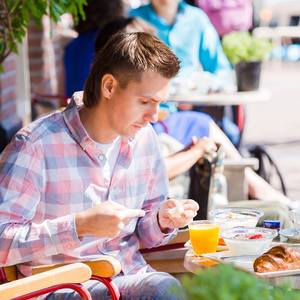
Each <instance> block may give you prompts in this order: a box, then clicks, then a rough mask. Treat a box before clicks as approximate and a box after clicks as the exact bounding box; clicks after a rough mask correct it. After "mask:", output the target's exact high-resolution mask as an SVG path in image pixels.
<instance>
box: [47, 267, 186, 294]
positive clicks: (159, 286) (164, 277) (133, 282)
mask: <svg viewBox="0 0 300 300" xmlns="http://www.w3.org/2000/svg"><path fill="white" fill-rule="evenodd" d="M113 281H114V283H115V284H116V285H117V286H118V288H119V290H120V294H121V299H122V300H129V299H130V300H137V299H140V300H158V299H161V300H168V299H170V300H177V299H183V295H182V294H181V293H179V292H178V293H176V295H175V294H173V293H172V292H171V291H170V289H171V287H173V286H176V287H177V288H179V290H180V288H181V285H180V283H179V281H178V280H177V279H175V278H174V277H173V276H171V275H170V274H168V273H163V272H151V273H145V274H135V275H124V276H121V275H120V276H116V277H114V278H113ZM83 285H84V286H85V287H86V288H87V289H88V290H89V292H90V293H91V296H92V299H93V300H96V299H97V300H98V299H99V300H100V299H101V300H105V299H111V296H110V293H109V291H108V290H107V288H106V287H105V285H104V284H102V283H101V282H98V281H94V280H89V281H87V282H85V283H83ZM71 299H72V300H77V299H78V300H79V299H80V300H81V297H80V296H79V295H78V294H77V293H76V292H74V291H72V290H68V289H63V290H58V291H56V292H54V293H52V294H50V295H49V296H48V297H47V300H71Z"/></svg>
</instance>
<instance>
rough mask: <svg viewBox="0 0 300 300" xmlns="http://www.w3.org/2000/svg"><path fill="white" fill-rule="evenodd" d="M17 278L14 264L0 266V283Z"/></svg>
mask: <svg viewBox="0 0 300 300" xmlns="http://www.w3.org/2000/svg"><path fill="white" fill-rule="evenodd" d="M16 279H18V271H17V267H16V266H10V267H1V268H0V284H1V283H4V282H9V281H13V280H16Z"/></svg>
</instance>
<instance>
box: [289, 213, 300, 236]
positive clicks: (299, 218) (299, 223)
mask: <svg viewBox="0 0 300 300" xmlns="http://www.w3.org/2000/svg"><path fill="white" fill-rule="evenodd" d="M289 217H290V220H291V221H292V222H293V225H294V227H295V229H296V231H297V232H298V233H300V209H294V210H290V211H289Z"/></svg>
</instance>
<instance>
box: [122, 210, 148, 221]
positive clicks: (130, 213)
mask: <svg viewBox="0 0 300 300" xmlns="http://www.w3.org/2000/svg"><path fill="white" fill-rule="evenodd" d="M120 215H121V217H122V218H123V219H131V218H136V217H143V216H144V215H145V212H144V211H143V210H141V209H127V210H124V211H120Z"/></svg>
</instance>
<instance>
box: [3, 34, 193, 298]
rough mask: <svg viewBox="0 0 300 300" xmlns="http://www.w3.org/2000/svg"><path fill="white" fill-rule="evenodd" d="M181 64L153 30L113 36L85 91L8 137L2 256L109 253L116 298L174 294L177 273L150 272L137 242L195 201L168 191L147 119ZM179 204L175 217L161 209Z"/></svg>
mask: <svg viewBox="0 0 300 300" xmlns="http://www.w3.org/2000/svg"><path fill="white" fill-rule="evenodd" d="M178 70H179V61H178V59H177V57H176V56H175V55H174V54H173V52H172V51H171V50H170V49H169V47H168V46H166V45H165V44H164V43H163V42H161V41H160V40H159V39H158V38H156V37H154V36H152V35H150V34H147V33H131V34H125V33H119V34H117V35H114V36H113V37H112V38H111V39H110V40H109V41H108V43H107V44H106V46H105V47H104V48H103V49H102V51H101V52H100V53H99V54H98V55H97V57H96V59H95V61H94V63H93V66H92V69H91V72H90V74H89V77H88V79H87V81H86V84H85V88H84V93H83V95H82V93H75V94H74V96H73V97H72V99H71V102H70V104H69V105H68V107H67V108H66V110H65V111H64V112H62V113H55V114H52V115H50V116H48V117H45V118H43V119H39V120H37V121H36V122H34V123H31V124H29V125H28V126H27V127H25V128H24V129H22V130H21V131H20V132H19V133H18V134H17V135H16V136H15V137H14V139H13V141H12V142H11V143H10V144H9V146H8V147H7V148H6V149H5V150H4V153H3V155H2V160H1V162H0V199H1V200H0V201H1V202H0V222H1V223H0V250H1V256H0V264H1V265H11V264H20V268H19V269H20V272H21V273H22V274H23V275H24V276H28V275H30V274H31V266H34V265H39V264H51V263H65V262H70V263H71V262H76V261H78V260H81V261H84V260H90V259H95V258H97V257H99V256H100V255H105V254H108V255H112V256H114V257H116V258H117V259H118V260H119V261H120V263H121V265H122V272H121V275H120V276H118V277H117V278H115V279H114V281H115V283H116V284H117V285H118V287H119V289H120V292H121V295H122V299H132V298H134V299H136V295H140V296H141V298H143V299H176V296H174V295H170V294H169V287H170V286H171V285H174V284H177V285H178V284H179V283H178V281H177V280H176V279H175V278H173V277H172V276H170V275H169V274H165V273H156V272H154V270H153V269H151V267H150V266H149V265H147V264H146V262H145V261H144V259H143V257H142V255H141V254H140V253H139V251H138V250H139V244H140V242H141V243H142V244H143V245H144V246H146V247H155V246H159V245H163V244H166V243H167V242H168V241H169V240H171V239H172V238H173V237H174V236H175V235H176V232H177V228H180V227H184V226H185V225H186V224H187V223H188V222H189V221H190V220H191V219H192V218H193V217H194V216H195V214H196V211H197V210H198V208H199V207H198V205H197V203H196V202H195V201H192V200H181V201H179V200H166V198H167V194H168V176H167V173H166V168H165V164H164V159H163V157H162V155H161V152H160V150H159V148H160V147H159V143H158V141H157V137H156V134H155V132H154V131H153V129H152V126H151V125H150V124H149V122H156V120H157V114H158V107H159V104H160V103H162V102H164V101H165V100H166V98H167V95H168V89H169V85H170V81H171V79H172V78H173V77H174V76H175V75H176V74H177V73H178ZM82 100H83V103H82ZM180 204H184V212H183V213H182V214H181V215H180V216H177V217H173V216H172V215H171V213H170V212H169V211H168V210H163V211H159V212H158V209H169V208H173V207H175V206H178V205H180ZM144 210H151V212H147V213H146V214H145V212H144ZM161 281H163V284H160V283H161ZM158 283H159V284H158ZM86 286H87V287H88V289H89V290H90V292H91V294H92V297H93V299H105V295H106V292H107V291H106V289H105V288H104V286H103V285H102V284H101V283H98V284H95V282H88V283H87V284H86ZM67 297H68V299H73V298H72V297H73V296H71V295H70V294H68V292H65V291H61V292H59V291H57V292H55V293H53V294H52V295H51V296H50V297H49V298H48V299H65V298H67ZM74 299H75V298H74Z"/></svg>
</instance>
